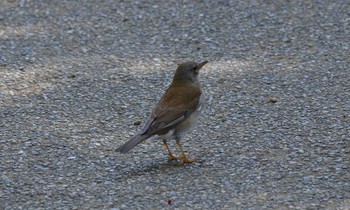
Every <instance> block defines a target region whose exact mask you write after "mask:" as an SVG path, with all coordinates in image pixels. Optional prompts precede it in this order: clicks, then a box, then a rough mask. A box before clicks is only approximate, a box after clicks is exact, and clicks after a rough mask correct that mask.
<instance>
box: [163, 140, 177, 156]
mask: <svg viewBox="0 0 350 210" xmlns="http://www.w3.org/2000/svg"><path fill="white" fill-rule="evenodd" d="M163 143H164V146H165V148H166V150H168V154H169V159H170V160H177V159H179V157H176V156H174V155H173V153H172V152H171V151H170V149H169V145H168V143H167V142H166V141H163Z"/></svg>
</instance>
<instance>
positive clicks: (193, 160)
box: [178, 158, 197, 165]
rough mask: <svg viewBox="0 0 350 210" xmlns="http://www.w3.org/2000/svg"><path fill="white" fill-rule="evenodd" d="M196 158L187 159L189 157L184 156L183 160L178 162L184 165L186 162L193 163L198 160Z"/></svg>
mask: <svg viewBox="0 0 350 210" xmlns="http://www.w3.org/2000/svg"><path fill="white" fill-rule="evenodd" d="M196 161H197V160H196V159H187V158H183V159H182V161H181V162H179V163H178V165H184V164H186V163H193V162H196Z"/></svg>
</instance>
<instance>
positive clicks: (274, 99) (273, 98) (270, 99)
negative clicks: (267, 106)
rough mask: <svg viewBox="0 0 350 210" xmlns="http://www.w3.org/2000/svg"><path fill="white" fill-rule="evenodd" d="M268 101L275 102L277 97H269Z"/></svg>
mask: <svg viewBox="0 0 350 210" xmlns="http://www.w3.org/2000/svg"><path fill="white" fill-rule="evenodd" d="M269 101H270V102H271V103H277V101H278V100H277V98H275V97H269Z"/></svg>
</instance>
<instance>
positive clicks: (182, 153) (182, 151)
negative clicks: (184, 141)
mask: <svg viewBox="0 0 350 210" xmlns="http://www.w3.org/2000/svg"><path fill="white" fill-rule="evenodd" d="M176 143H177V145H178V146H179V148H180V151H181V155H182V163H181V164H184V163H192V162H195V161H196V160H195V159H188V158H187V157H186V155H185V152H184V150H183V149H182V146H181V144H180V142H178V141H177V142H176Z"/></svg>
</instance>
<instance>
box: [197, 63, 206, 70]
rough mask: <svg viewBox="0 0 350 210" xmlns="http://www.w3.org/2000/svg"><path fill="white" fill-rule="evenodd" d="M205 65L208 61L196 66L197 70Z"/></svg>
mask: <svg viewBox="0 0 350 210" xmlns="http://www.w3.org/2000/svg"><path fill="white" fill-rule="evenodd" d="M206 63H208V61H204V62H202V63H200V64H198V65H197V69H198V70H199V69H201V68H202V67H203V66H204V65H205V64H206Z"/></svg>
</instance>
